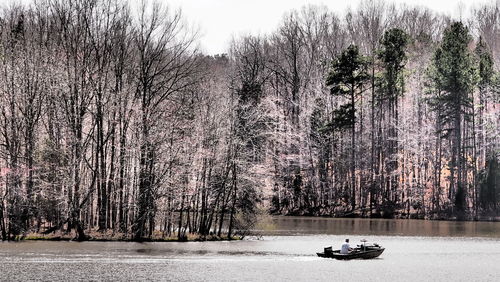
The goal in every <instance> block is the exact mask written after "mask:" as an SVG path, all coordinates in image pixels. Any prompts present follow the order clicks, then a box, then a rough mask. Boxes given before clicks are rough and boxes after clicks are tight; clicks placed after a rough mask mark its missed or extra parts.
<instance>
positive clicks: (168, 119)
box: [0, 0, 500, 240]
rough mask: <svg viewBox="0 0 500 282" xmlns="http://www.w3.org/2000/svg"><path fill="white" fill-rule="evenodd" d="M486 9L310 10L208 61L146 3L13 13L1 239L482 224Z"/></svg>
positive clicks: (498, 27)
mask: <svg viewBox="0 0 500 282" xmlns="http://www.w3.org/2000/svg"><path fill="white" fill-rule="evenodd" d="M499 11H500V1H497V2H491V3H488V4H483V5H478V6H476V7H474V8H472V9H471V10H470V16H469V17H468V18H461V19H458V20H457V19H453V18H450V17H448V16H445V15H442V14H439V13H436V12H433V11H432V10H429V9H427V8H425V7H421V6H407V5H396V4H392V3H391V2H385V1H382V0H380V1H378V0H364V1H361V2H360V4H359V5H358V6H357V7H356V8H355V9H353V10H348V11H345V13H340V11H331V10H329V9H328V8H326V7H323V6H313V5H309V6H305V7H303V8H301V9H299V10H292V11H290V12H288V13H287V14H286V15H284V17H283V19H282V20H281V22H280V24H279V26H277V27H276V29H275V31H274V32H273V33H271V34H268V35H261V36H254V35H249V36H241V37H238V38H235V39H234V40H233V41H232V42H231V45H230V46H229V48H228V52H227V54H220V55H214V56H209V55H205V54H203V53H202V52H200V51H199V50H197V47H196V46H197V40H198V39H199V38H198V35H197V32H196V30H192V29H191V28H190V26H189V25H188V24H187V22H189V19H185V18H184V17H183V15H182V13H181V11H179V10H174V9H171V8H170V7H169V6H167V5H161V4H159V3H157V2H146V1H144V2H141V4H139V5H137V7H135V6H134V9H131V7H130V5H129V3H127V2H126V1H122V0H53V1H35V2H34V3H32V4H26V5H15V4H12V5H8V6H7V7H4V8H3V9H2V10H1V12H0V37H1V40H0V102H1V103H2V105H1V112H0V233H1V234H0V236H1V238H2V239H3V240H7V239H14V238H18V237H23V236H26V235H27V234H30V233H41V234H48V233H52V232H68V233H70V232H73V233H74V236H75V237H76V238H77V239H79V240H85V239H87V238H88V236H89V235H92V234H98V233H107V234H110V233H112V234H119V235H120V236H123V237H124V238H128V239H133V240H144V239H154V238H170V237H175V238H177V239H179V240H186V239H187V238H188V236H190V235H193V234H196V235H198V236H201V238H206V237H207V236H214V237H218V238H221V237H227V238H231V237H232V236H234V235H240V236H244V235H246V234H247V233H248V231H249V230H251V228H252V226H253V225H254V224H255V222H256V220H257V219H258V217H259V215H260V214H262V213H273V214H283V215H310V216H334V217H345V216H360V217H361V216H362V217H387V218H425V219H496V218H497V216H498V215H499V208H500V205H499V202H500V165H499V159H500V75H499V74H498V65H499V62H500V12H499ZM341 14H342V15H343V16H340V15H341Z"/></svg>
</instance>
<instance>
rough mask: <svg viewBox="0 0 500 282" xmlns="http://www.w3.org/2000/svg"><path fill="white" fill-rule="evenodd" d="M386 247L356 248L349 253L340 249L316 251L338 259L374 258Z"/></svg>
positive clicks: (326, 256) (323, 255)
mask: <svg viewBox="0 0 500 282" xmlns="http://www.w3.org/2000/svg"><path fill="white" fill-rule="evenodd" d="M384 250H385V249H384V248H381V247H380V248H369V249H366V250H360V249H355V250H354V251H352V252H350V253H348V254H341V253H340V251H339V250H336V251H331V252H328V251H327V252H323V253H316V254H317V255H318V256H319V257H322V258H334V259H338V260H351V259H373V258H376V257H378V256H380V255H381V254H382V253H383V252H384Z"/></svg>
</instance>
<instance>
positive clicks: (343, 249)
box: [340, 239, 352, 255]
mask: <svg viewBox="0 0 500 282" xmlns="http://www.w3.org/2000/svg"><path fill="white" fill-rule="evenodd" d="M350 251H352V248H351V246H350V245H349V239H345V242H344V244H342V247H341V248H340V253H341V254H344V255H346V254H348V253H349V252H350Z"/></svg>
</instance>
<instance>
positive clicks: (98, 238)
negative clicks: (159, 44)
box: [4, 233, 244, 243]
mask: <svg viewBox="0 0 500 282" xmlns="http://www.w3.org/2000/svg"><path fill="white" fill-rule="evenodd" d="M243 238H244V237H243V236H231V237H230V238H228V237H227V236H225V237H224V236H221V237H219V236H214V235H208V236H201V235H195V234H190V235H189V236H187V237H186V238H184V239H179V238H177V236H172V237H163V238H162V237H156V238H144V239H142V240H134V239H130V238H128V237H126V236H116V235H114V236H113V235H111V236H105V235H102V234H100V235H99V234H98V235H96V234H92V235H87V238H86V239H85V240H77V239H76V236H75V235H74V234H71V233H68V234H55V235H54V234H52V235H44V234H39V233H29V234H27V235H24V236H20V235H18V236H16V237H15V238H13V239H12V240H4V241H7V242H23V241H55V242H65V241H66V242H135V243H153V242H182V243H184V242H216V241H240V240H243Z"/></svg>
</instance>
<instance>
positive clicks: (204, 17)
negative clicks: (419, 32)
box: [160, 0, 490, 54]
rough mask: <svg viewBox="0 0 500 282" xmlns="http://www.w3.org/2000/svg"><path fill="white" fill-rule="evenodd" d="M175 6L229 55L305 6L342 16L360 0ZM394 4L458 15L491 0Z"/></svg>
mask: <svg viewBox="0 0 500 282" xmlns="http://www.w3.org/2000/svg"><path fill="white" fill-rule="evenodd" d="M160 1H163V2H164V3H168V5H170V6H171V7H175V8H178V7H181V9H182V12H183V15H184V17H185V19H186V20H187V21H188V22H189V23H190V24H192V25H194V26H197V27H198V28H199V30H200V47H201V50H202V51H204V53H207V54H218V53H225V52H227V48H228V46H229V42H230V41H231V38H232V37H233V36H238V35H244V34H254V35H256V34H268V33H271V32H272V31H274V30H275V29H276V28H277V27H278V24H279V22H280V21H281V19H282V17H283V15H284V14H285V13H286V12H288V11H290V10H292V9H300V8H301V7H303V6H304V5H308V4H317V5H321V4H323V5H325V6H327V7H329V9H330V10H332V11H335V12H336V13H337V14H339V15H341V14H343V13H344V11H345V10H346V8H347V7H349V6H350V7H352V8H355V7H356V6H357V4H358V3H359V1H360V0H160ZM387 2H393V3H407V4H409V5H420V6H426V7H429V8H430V9H432V10H434V11H438V12H441V13H444V14H447V15H451V16H455V17H456V16H457V15H458V14H459V13H458V11H459V9H458V7H459V3H462V4H463V6H464V7H465V8H466V10H467V9H468V8H470V7H471V6H475V5H477V4H478V3H485V2H490V1H488V0H461V1H460V0H393V1H391V0H388V1H387Z"/></svg>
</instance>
